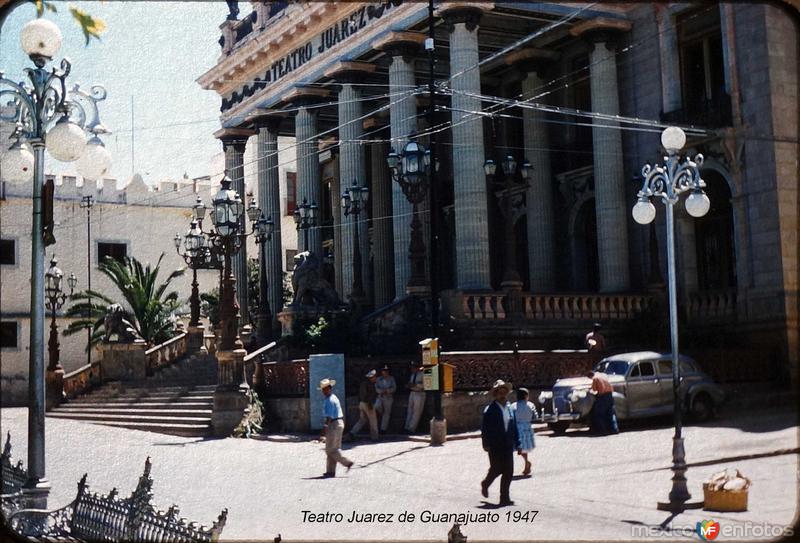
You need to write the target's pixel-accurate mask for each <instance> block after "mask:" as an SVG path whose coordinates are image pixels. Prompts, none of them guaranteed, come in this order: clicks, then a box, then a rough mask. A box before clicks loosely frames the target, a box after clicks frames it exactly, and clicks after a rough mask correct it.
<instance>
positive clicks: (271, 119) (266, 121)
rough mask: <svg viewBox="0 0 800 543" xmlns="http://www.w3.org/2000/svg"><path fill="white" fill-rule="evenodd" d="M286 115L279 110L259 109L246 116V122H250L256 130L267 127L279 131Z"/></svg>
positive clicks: (271, 130)
mask: <svg viewBox="0 0 800 543" xmlns="http://www.w3.org/2000/svg"><path fill="white" fill-rule="evenodd" d="M286 115H287V114H286V113H284V112H282V111H278V110H272V109H257V110H255V111H253V112H252V113H251V114H249V115H248V116H247V117H246V118H245V122H247V123H250V124H251V125H252V126H253V127H254V128H255V129H256V130H258V129H260V128H266V129H267V130H269V131H270V132H277V131H278V129H279V128H280V126H281V123H282V122H283V120H284V119H285V118H286Z"/></svg>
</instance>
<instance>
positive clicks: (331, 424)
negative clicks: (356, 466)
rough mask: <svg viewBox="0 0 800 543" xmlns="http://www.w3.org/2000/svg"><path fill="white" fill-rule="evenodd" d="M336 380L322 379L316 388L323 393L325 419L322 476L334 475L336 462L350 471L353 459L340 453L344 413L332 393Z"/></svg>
mask: <svg viewBox="0 0 800 543" xmlns="http://www.w3.org/2000/svg"><path fill="white" fill-rule="evenodd" d="M335 384H336V381H334V380H333V379H327V378H326V379H323V380H322V381H320V382H319V387H318V389H319V390H321V391H322V393H323V394H324V395H325V399H324V400H323V401H322V417H323V419H324V421H325V455H326V456H327V466H326V469H325V473H324V474H323V475H322V476H323V477H336V464H341V465H343V466H344V467H346V468H347V471H350V468H351V467H353V461H352V460H350V459H349V458H346V457H345V456H344V455H343V454H342V433H343V432H344V413H343V412H342V405H341V404H340V403H339V398H337V397H336V394H334V393H333V386H334V385H335Z"/></svg>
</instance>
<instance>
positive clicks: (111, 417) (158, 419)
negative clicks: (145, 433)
mask: <svg viewBox="0 0 800 543" xmlns="http://www.w3.org/2000/svg"><path fill="white" fill-rule="evenodd" d="M47 416H49V417H52V418H61V419H73V420H85V421H104V422H146V423H164V424H204V423H210V422H211V417H210V416H200V417H183V416H182V417H177V416H175V417H173V416H170V415H169V414H166V415H165V414H163V413H161V414H158V415H139V414H129V413H125V414H108V413H60V412H58V411H55V410H54V411H51V412H50V413H48V414H47Z"/></svg>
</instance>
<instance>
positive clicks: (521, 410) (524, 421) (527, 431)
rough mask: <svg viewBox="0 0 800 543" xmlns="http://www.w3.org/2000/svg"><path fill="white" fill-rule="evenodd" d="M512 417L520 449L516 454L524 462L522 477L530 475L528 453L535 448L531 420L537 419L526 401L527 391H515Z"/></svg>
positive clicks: (523, 389) (531, 406)
mask: <svg viewBox="0 0 800 543" xmlns="http://www.w3.org/2000/svg"><path fill="white" fill-rule="evenodd" d="M514 415H515V419H516V421H517V432H518V433H519V443H520V448H519V450H517V454H518V455H520V456H522V459H523V460H525V469H523V470H522V474H523V475H530V474H531V463H530V461H529V460H528V453H529V452H531V451H532V450H533V448H534V447H535V446H536V444H535V443H534V440H533V426H532V423H533V419H534V418H538V416H539V414H538V413H537V412H536V406H535V405H533V403H531V402H529V401H528V389H527V388H520V389H518V390H517V402H516V403H515V404H514Z"/></svg>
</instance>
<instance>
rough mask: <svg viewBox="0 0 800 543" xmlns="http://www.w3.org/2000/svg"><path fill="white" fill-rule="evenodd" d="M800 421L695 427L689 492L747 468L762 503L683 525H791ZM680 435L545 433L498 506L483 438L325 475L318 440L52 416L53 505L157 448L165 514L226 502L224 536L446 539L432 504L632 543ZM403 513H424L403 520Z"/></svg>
mask: <svg viewBox="0 0 800 543" xmlns="http://www.w3.org/2000/svg"><path fill="white" fill-rule="evenodd" d="M25 420H26V411H25V410H24V409H3V411H2V419H1V420H0V422H2V431H3V435H4V436H5V433H6V431H11V434H12V442H13V445H14V449H13V456H14V458H15V459H23V460H25V461H26V464H27V460H26V458H25V447H24V443H23V441H24V436H25V435H26V430H25V424H26V422H25ZM797 430H798V428H797V421H796V418H795V417H794V416H793V415H792V414H790V413H788V412H775V411H770V412H761V413H758V412H749V413H748V414H745V415H738V416H736V417H731V416H728V417H727V418H723V419H720V420H718V421H716V425H715V426H714V427H712V426H710V425H708V426H703V427H698V426H691V427H688V428H686V431H685V436H686V453H687V460H688V461H689V463H690V464H698V463H700V464H702V465H696V466H693V467H691V469H690V470H689V472H688V477H689V482H690V491H691V492H692V493H693V494H694V495H695V496H697V497H701V496H702V489H701V482H702V481H703V480H704V479H705V478H707V477H708V476H710V475H711V474H712V473H714V472H716V471H718V470H720V469H723V468H725V467H731V466H735V467H738V468H739V469H740V470H741V471H742V472H743V473H744V474H745V475H746V476H748V477H750V478H751V479H752V481H753V486H752V488H751V490H750V510H749V511H748V512H747V513H735V514H734V513H727V514H722V513H720V514H716V513H708V512H702V511H695V512H691V513H685V514H682V515H679V516H678V517H677V518H675V519H674V520H673V521H672V528H691V529H694V525H695V523H696V522H697V521H699V520H702V519H707V518H712V519H714V520H716V521H718V522H720V524H721V526H722V528H723V529H724V528H725V526H726V525H731V526H732V525H740V526H742V525H743V523H745V522H746V521H752V522H757V523H759V524H758V525H759V526H760V527H762V528H758V529H763V523H768V524H769V525H773V526H785V525H787V524H789V523H790V522H791V521H792V518H793V517H794V515H795V509H796V505H797V497H796V492H797V486H796V485H797V467H798V463H797V462H798V456H797V446H798V443H797ZM671 437H672V429H671V428H670V427H669V421H660V422H657V423H656V424H654V425H651V426H649V427H648V426H644V425H641V424H640V425H638V426H637V427H635V428H633V429H629V430H628V431H625V432H623V433H621V434H619V435H617V436H610V437H605V438H592V437H589V436H587V435H586V434H585V431H582V430H580V429H578V430H573V431H570V432H568V433H567V435H565V436H562V437H551V436H549V435H548V434H547V432H543V433H541V434H538V435H537V448H536V450H535V452H534V456H533V463H534V476H533V478H530V479H521V480H516V481H515V482H514V483H513V484H512V487H511V495H512V499H514V500H515V501H516V506H514V507H511V508H504V509H493V508H491V507H489V506H487V505H485V504H483V503H482V497H481V496H480V492H479V485H478V482H479V480H480V479H481V478H482V476H483V475H484V473H485V470H486V468H487V465H488V462H487V459H486V457H485V453H483V451H482V450H481V447H480V442H479V440H477V439H474V438H472V439H462V440H456V441H451V442H448V443H447V444H446V446H444V447H438V448H437V447H430V446H428V445H427V444H426V443H420V442H409V441H405V440H403V441H393V442H385V443H380V444H371V443H368V442H360V443H356V444H354V445H348V446H347V450H346V451H345V454H346V455H348V456H349V457H350V458H352V459H353V460H355V461H356V462H357V467H355V468H354V469H352V470H351V471H350V473H348V474H344V473H343V472H342V473H340V475H341V476H340V477H338V478H336V479H325V480H323V479H321V478H320V475H321V474H322V472H323V469H324V453H323V445H322V444H320V443H317V442H311V441H301V442H283V443H279V442H274V441H260V440H259V441H256V440H242V439H221V440H196V439H191V438H179V437H170V436H163V435H159V434H151V433H145V432H138V431H132V430H122V429H117V428H109V427H103V426H96V425H90V424H87V423H82V422H76V421H70V420H56V419H48V421H47V462H48V463H47V466H48V477H49V478H50V480H51V483H52V485H53V491H52V493H51V500H50V505H51V507H56V506H61V505H64V504H66V503H68V502H69V501H70V500H71V499H72V498H73V496H74V493H75V489H76V486H75V484H76V482H77V481H78V479H79V478H80V477H81V475H82V474H83V473H84V472H88V474H89V476H88V482H89V484H90V487H91V488H92V489H93V490H95V491H101V492H103V493H105V492H108V491H109V490H110V489H111V488H112V487H114V486H116V487H117V488H118V489H119V490H120V494H121V495H123V496H125V495H128V494H129V493H130V492H131V490H132V489H133V488H134V487H135V485H136V480H137V478H138V476H139V474H140V473H141V470H142V467H143V464H144V459H145V457H147V456H150V457H151V458H152V461H153V470H152V473H153V478H154V479H155V485H154V496H155V498H154V501H155V503H156V505H157V506H159V507H160V508H162V509H166V508H167V507H168V506H169V505H170V504H172V503H177V504H178V505H179V506H180V508H181V514H182V515H184V516H186V517H187V518H189V519H191V520H197V521H201V522H203V523H210V521H212V520H213V519H214V518H216V516H217V515H218V514H219V511H220V510H221V509H222V508H223V507H227V508H229V510H230V513H229V517H228V524H227V526H226V527H225V530H224V532H223V535H224V538H225V539H245V538H250V539H268V540H271V539H272V537H274V536H275V535H277V534H278V533H281V534H282V537H283V538H284V540H291V539H295V540H296V539H318V540H322V539H326V540H327V539H384V540H385V539H417V540H421V539H427V540H440V541H441V540H445V539H446V534H447V531H448V529H449V528H450V526H451V525H452V521H449V522H442V523H436V522H423V521H422V520H421V519H420V514H421V513H423V512H424V511H426V510H427V511H431V512H433V513H434V514H439V513H472V514H480V513H497V514H498V516H499V518H498V519H496V520H495V521H493V522H483V523H474V524H468V525H466V526H464V527H463V528H462V531H463V533H464V534H465V535H467V536H468V537H469V538H470V541H476V540H481V539H484V540H488V539H491V540H498V539H505V540H531V539H548V540H549V539H601V540H609V539H631V538H632V537H634V536H636V535H637V533H638V534H642V533H643V532H635V531H634V530H642V529H645V528H646V527H653V528H654V529H655V528H656V527H657V526H658V525H659V524H661V523H663V522H664V521H665V520H667V519H668V514H667V513H664V512H660V511H657V510H656V508H655V504H656V501H657V500H660V499H664V498H665V497H666V495H667V492H668V490H669V484H670V472H669V471H668V469H665V468H668V466H669V463H670V450H671V448H670V447H671ZM790 451H793V452H790ZM752 457H756V458H752ZM520 470H521V462H519V461H518V464H517V471H518V472H519V471H520ZM498 483H499V481H498V482H497V483H495V485H494V486H493V487H492V489H491V494H490V501H491V502H496V501H497V497H498V496H497V492H498V486H497V485H498ZM304 510H306V511H311V512H313V513H341V514H342V515H343V517H344V518H343V520H342V522H341V523H338V524H337V523H332V522H324V523H312V522H303V513H302V511H304ZM528 510H537V511H539V513H538V514H537V515H536V517H535V519H533V520H532V522H523V521H521V522H516V523H515V522H513V519H512V521H509V520H508V519H507V517H506V513H507V512H509V511H510V512H511V514H512V515H513V514H514V511H519V512H520V514H522V512H525V511H528ZM353 511H355V512H356V513H357V514H359V515H360V514H362V513H386V514H392V515H393V517H392V520H393V522H392V523H385V522H384V523H380V522H366V523H350V522H347V519H348V518H349V517H350V515H351V514H352V512H353ZM404 511H408V512H410V513H413V514H415V515H416V516H417V518H416V519H415V520H414V521H413V522H407V523H400V522H398V520H399V519H398V515H400V514H401V513H403V512H404ZM310 518H311V517H310V516H309V517H307V520H310ZM758 533H759V532H756V533H755V535H758ZM723 535H724V532H723ZM695 537H696V536H695ZM722 539H724V537H723V536H720V538H719V539H718V540H722ZM729 539H730V538H729Z"/></svg>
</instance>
